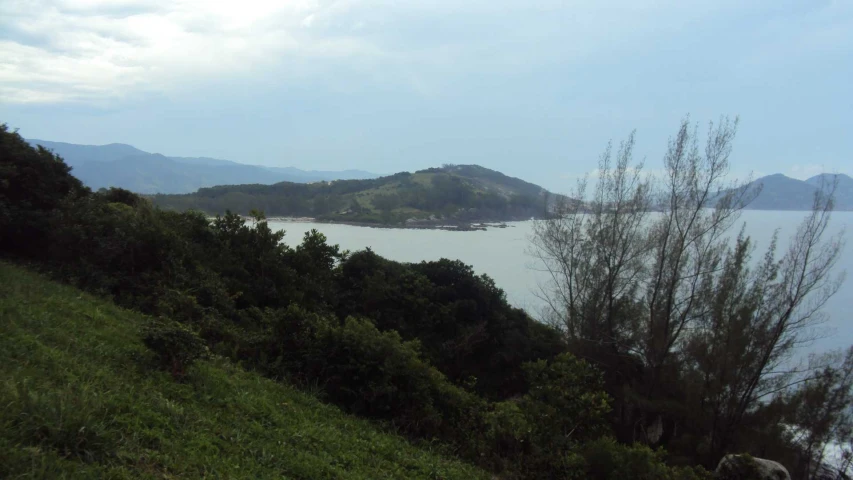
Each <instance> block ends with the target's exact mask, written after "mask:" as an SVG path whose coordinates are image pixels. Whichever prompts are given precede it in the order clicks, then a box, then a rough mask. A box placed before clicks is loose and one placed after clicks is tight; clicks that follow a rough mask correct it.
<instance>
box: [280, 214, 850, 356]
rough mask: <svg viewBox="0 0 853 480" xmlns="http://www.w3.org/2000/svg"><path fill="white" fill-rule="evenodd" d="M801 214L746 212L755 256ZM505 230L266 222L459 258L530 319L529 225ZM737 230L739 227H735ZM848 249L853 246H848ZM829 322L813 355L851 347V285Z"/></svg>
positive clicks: (395, 250) (392, 254)
mask: <svg viewBox="0 0 853 480" xmlns="http://www.w3.org/2000/svg"><path fill="white" fill-rule="evenodd" d="M805 215H806V212H772V211H770V212H768V211H748V212H744V214H743V215H742V217H741V223H743V222H746V225H747V234H748V235H750V236H751V237H752V238H753V239H754V240H755V241H756V244H757V246H758V248H759V250H758V251H757V252H756V256H760V254H761V253H762V252H763V250H761V249H763V248H764V247H766V245H767V244H768V242H769V241H770V238H771V236H772V234H773V232H774V230H776V229H779V234H780V237H779V238H780V242H779V248H780V251H781V250H782V249H783V248H784V247H785V246H786V242H787V239H788V237H789V236H790V235H791V234H793V233H794V232H795V230H796V228H797V226H798V225H799V223H800V221H801V220H802V219H803V218H804V217H805ZM507 225H509V227H508V228H503V229H501V228H491V229H489V230H487V231H485V232H483V231H478V232H448V231H441V230H405V229H386V228H367V227H353V226H349V225H331V224H323V223H304V222H270V227H272V228H273V229H284V230H285V233H286V236H285V242H287V244H288V245H296V244H298V243H299V242H301V240H302V235H303V234H304V233H305V232H307V231H308V230H311V229H312V228H314V229H317V230H318V231H320V232H322V233H323V234H324V235H326V237H327V238H328V240H329V242H330V243H337V244H338V245H340V246H341V248H342V249H347V250H360V249H363V248H365V247H371V248H372V249H373V251H375V252H376V253H378V254H379V255H382V256H383V257H386V258H389V259H392V260H397V261H402V262H420V261H421V260H437V259H440V258H452V259H460V260H462V261H463V262H465V263H467V264H469V265H472V266H473V267H474V270H475V271H476V272H477V273H485V274H488V275H489V276H490V277H492V278H493V279H494V280H495V283H497V285H498V286H499V287H501V288H502V289H504V291H506V294H507V299H508V300H509V301H510V302H511V303H512V304H513V305H515V306H518V307H521V308H524V309H526V310H528V311H529V312H530V313H531V314H533V315H534V316H536V315H537V313H538V311H539V310H540V308H541V305H542V302H541V301H540V300H539V299H538V298H537V296H536V294H535V292H536V291H537V290H538V285H539V282H542V281H545V280H546V279H545V277H544V276H543V274H542V273H541V272H537V271H536V270H535V266H536V263H535V259H534V258H533V257H531V256H530V255H528V254H527V250H528V246H529V237H530V234H531V232H532V222H514V223H508V224H507ZM738 227H739V225H738ZM845 227H846V231H847V232H848V233H847V236H846V237H847V238H850V236H851V233H853V232H851V230H853V229H851V228H850V227H853V212H836V213H834V214H833V219H832V224H831V226H830V229H831V231H832V232H833V233H834V232H838V231H840V230H841V229H842V228H845ZM848 243H851V244H853V241H851V242H848ZM841 270H847V272H848V273H849V275H850V276H853V245H849V246H848V247H847V248H845V251H844V253H843V255H842V258H841V261H840V262H839V264H838V266H837V270H836V271H841ZM825 311H826V312H827V313H828V314H829V316H830V318H829V321H828V322H827V324H826V325H825V326H826V327H827V328H828V329H829V330H830V332H831V335H829V336H827V337H826V338H823V339H821V340H819V341H818V342H816V343H815V345H814V346H813V349H814V350H825V349H830V348H839V347H847V346H848V345H851V344H853V280H848V281H846V282H845V283H844V285H843V286H842V288H841V291H840V292H838V293H837V294H836V295H835V296H834V297H833V298H832V299H830V301H829V303H828V304H827V305H826V307H825Z"/></svg>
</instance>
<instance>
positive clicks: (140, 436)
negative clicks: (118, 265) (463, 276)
mask: <svg viewBox="0 0 853 480" xmlns="http://www.w3.org/2000/svg"><path fill="white" fill-rule="evenodd" d="M152 321H153V320H152V319H151V318H150V317H146V316H143V315H140V314H138V313H135V312H132V311H128V310H125V309H122V308H119V307H116V306H114V305H113V304H112V303H110V302H107V301H104V300H101V299H98V298H95V297H92V296H91V295H88V294H84V293H81V292H80V291H79V290H76V289H74V288H72V287H68V286H62V285H58V284H56V283H54V282H52V281H49V280H47V279H45V278H44V277H41V276H39V275H35V274H33V273H30V272H27V271H25V270H23V269H21V268H19V267H14V266H11V265H9V264H6V263H0V326H2V331H3V335H0V377H2V378H3V383H2V384H0V404H2V405H3V408H2V409H0V477H2V478H22V477H24V478H60V477H63V476H67V477H69V478H201V477H205V476H206V477H216V478H292V479H306V480H307V479H375V478H423V479H438V478H445V479H451V478H455V479H460V480H461V479H476V478H488V475H486V473H485V472H483V471H482V470H478V469H476V468H474V467H471V466H468V465H465V464H462V463H461V462H459V461H455V460H448V459H446V458H443V457H441V456H440V455H439V454H438V453H436V452H431V451H428V450H425V449H419V448H416V447H413V446H411V445H410V444H409V443H408V442H406V440H405V439H403V438H401V437H398V436H395V435H391V434H388V433H383V432H381V431H380V430H379V429H378V428H377V427H375V426H373V425H371V424H370V423H368V422H367V421H365V420H358V419H355V418H353V417H351V416H348V415H345V414H344V413H342V412H341V411H340V410H338V409H337V408H335V407H332V406H329V405H323V404H322V403H320V402H319V401H318V400H317V399H315V398H314V397H312V396H310V395H307V394H305V393H302V392H300V391H298V390H296V389H294V388H292V387H290V386H287V385H285V384H281V383H277V382H274V381H272V380H268V379H265V378H262V377H260V376H259V375H258V374H256V373H247V372H245V371H243V370H242V369H241V368H239V367H236V366H234V365H232V364H231V363H230V362H229V361H227V360H225V359H222V358H221V357H218V358H214V359H212V360H209V361H200V362H198V363H197V364H196V365H195V366H194V367H192V368H191V369H190V371H189V373H188V375H187V377H186V378H185V380H184V381H183V382H180V383H179V382H175V381H174V380H173V379H172V377H171V376H170V375H169V374H168V373H166V372H161V371H158V370H155V369H152V368H151V365H150V364H151V363H152V362H154V359H153V354H152V353H151V352H149V351H148V350H147V349H146V348H145V346H144V345H143V343H142V341H141V337H140V335H141V331H142V330H143V329H144V328H145V327H146V326H147V325H150V324H151V323H152Z"/></svg>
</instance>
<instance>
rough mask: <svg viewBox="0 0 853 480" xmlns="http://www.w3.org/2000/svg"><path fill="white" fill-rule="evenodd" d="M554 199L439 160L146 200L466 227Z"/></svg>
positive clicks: (348, 220) (357, 221) (495, 223)
mask: <svg viewBox="0 0 853 480" xmlns="http://www.w3.org/2000/svg"><path fill="white" fill-rule="evenodd" d="M553 197H554V196H553V195H552V194H551V193H550V192H548V191H547V190H545V189H544V188H542V187H540V186H538V185H534V184H532V183H529V182H525V181H524V180H521V179H518V178H514V177H509V176H507V175H504V174H502V173H500V172H497V171H494V170H490V169H488V168H484V167H481V166H479V165H443V166H442V167H440V168H430V169H426V170H420V171H417V172H415V173H409V172H401V173H396V174H394V175H389V176H385V177H379V178H375V179H365V180H333V181H319V182H313V183H294V182H281V183H276V184H273V185H258V184H252V185H223V186H216V187H209V188H201V189H199V190H198V191H196V192H194V193H189V194H181V195H163V194H161V195H153V196H151V199H152V200H153V201H154V203H155V204H157V205H159V206H161V207H163V208H167V209H173V210H179V211H185V210H200V211H203V212H206V213H208V214H213V215H217V214H223V213H225V212H226V211H231V212H234V213H238V214H240V215H244V216H248V215H250V214H251V212H252V210H258V211H263V212H264V213H265V214H266V215H267V218H270V219H273V220H275V219H276V218H279V219H301V220H302V221H305V220H309V221H316V222H328V223H343V224H348V225H357V226H371V227H386V228H415V229H442V230H453V231H471V230H484V229H486V228H488V227H497V228H504V227H506V223H505V222H508V221H519V220H529V219H530V218H542V217H544V216H545V214H546V212H547V211H548V205H549V202H551V201H552V198H553Z"/></svg>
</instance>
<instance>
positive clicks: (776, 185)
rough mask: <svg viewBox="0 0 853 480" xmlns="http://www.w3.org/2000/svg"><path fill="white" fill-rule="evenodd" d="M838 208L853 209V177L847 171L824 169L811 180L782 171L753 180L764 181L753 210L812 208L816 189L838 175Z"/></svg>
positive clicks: (836, 194)
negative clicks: (839, 171)
mask: <svg viewBox="0 0 853 480" xmlns="http://www.w3.org/2000/svg"><path fill="white" fill-rule="evenodd" d="M836 178H837V180H838V186H837V187H836V190H835V209H836V210H853V178H850V177H849V176H848V175H845V174H843V173H839V174H837V175H836V174H829V173H823V174H820V175H815V176H814V177H811V178H809V179H808V180H797V179H795V178H790V177H786V176H785V175H782V174H781V173H777V174H774V175H768V176H766V177H762V178H759V179H757V180H755V181H754V182H752V184H751V185H752V186H755V187H757V186H758V185H762V190H761V193H760V194H759V195H758V197H756V198H755V200H753V201H752V202H751V203H750V204H749V206H748V207H747V209H749V210H810V209H811V207H812V201H813V199H814V193H815V191H816V190H817V189H818V188H820V185H821V182H824V183H828V184H831V183H832V182H833V181H834V180H835V179H836Z"/></svg>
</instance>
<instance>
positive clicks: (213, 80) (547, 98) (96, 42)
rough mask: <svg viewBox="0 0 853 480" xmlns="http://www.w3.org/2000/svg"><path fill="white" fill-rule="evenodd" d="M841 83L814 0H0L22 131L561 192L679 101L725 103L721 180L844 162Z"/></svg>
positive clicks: (840, 24) (651, 129)
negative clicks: (469, 172)
mask: <svg viewBox="0 0 853 480" xmlns="http://www.w3.org/2000/svg"><path fill="white" fill-rule="evenodd" d="M850 78H853V3H851V2H842V1H832V0H829V1H820V2H815V1H804V0H793V1H789V2H777V1H771V0H761V1H757V2H749V3H748V4H744V3H743V2H735V1H729V0H725V1H721V2H720V1H714V2H711V1H702V2H689V3H685V2H676V1H669V0H661V1H646V2H633V1H631V2H629V1H627V0H620V1H616V2H608V3H607V4H603V3H602V2H594V1H591V0H579V1H576V2H572V3H567V2H561V1H553V0H542V1H538V2H521V1H517V0H510V1H503V2H485V1H480V0H476V1H473V2H465V3H459V2H448V1H445V0H436V1H431V2H404V3H395V2H386V1H381V0H377V1H367V0H364V1H361V0H337V1H324V0H313V1H312V0H299V1H293V2H286V3H282V2H272V1H255V0H247V1H245V2H240V3H233V2H215V1H212V2H206V1H200V0H179V1H165V0H148V1H143V0H121V1H118V2H116V1H105V0H52V1H48V0H40V1H33V2H14V1H13V2H4V4H3V5H2V6H0V122H5V123H7V124H8V125H9V126H10V127H11V128H15V129H19V131H20V133H21V134H22V135H23V136H24V137H26V138H38V139H43V140H49V141H58V142H67V143H75V144H90V145H100V144H109V143H125V144H129V145H133V146H135V147H137V148H139V149H141V150H144V151H147V152H152V153H163V154H165V155H170V156H184V157H201V156H205V157H213V158H221V159H226V160H232V161H236V162H239V163H246V164H257V165H266V166H279V167H285V166H293V167H297V168H301V169H305V170H346V169H359V170H366V171H370V172H375V173H393V172H398V171H412V170H417V169H422V168H427V167H432V166H437V165H441V164H442V163H460V164H462V163H464V164H469V163H473V164H478V165H482V166H484V167H487V168H492V169H495V170H498V171H501V172H503V173H505V174H507V175H511V176H515V177H519V178H522V179H525V180H528V181H530V182H533V183H536V184H539V185H542V186H544V187H546V188H548V189H550V190H553V191H567V190H569V189H570V188H571V187H572V186H573V185H574V182H575V180H576V179H577V178H578V177H580V176H582V175H583V174H584V173H585V172H588V171H591V170H593V169H594V168H595V167H596V164H597V159H598V156H599V154H600V152H601V151H602V150H603V149H604V147H605V145H606V143H607V141H608V140H609V139H613V140H614V142H618V141H619V140H620V139H622V138H625V137H626V136H627V135H628V134H629V133H630V132H631V131H632V130H634V129H636V131H637V145H636V150H635V152H636V157H637V159H638V160H639V159H642V158H645V159H646V166H647V169H649V170H654V169H657V168H659V166H660V158H661V156H662V154H663V152H664V150H665V148H666V144H667V139H668V137H669V136H671V135H672V134H674V133H675V130H676V129H677V128H678V125H679V121H680V120H681V119H682V118H683V117H684V115H685V114H688V113H689V114H691V118H692V119H693V120H694V121H696V122H698V123H699V124H700V125H701V128H703V129H704V128H705V125H706V124H707V122H709V121H712V120H713V121H716V120H717V119H719V117H720V115H731V116H735V115H739V116H740V118H741V128H740V131H739V135H738V138H737V140H736V141H735V144H734V154H733V156H732V165H733V168H732V176H736V177H741V178H743V177H745V176H746V175H747V174H748V173H750V172H753V173H754V176H755V177H760V176H763V175H767V174H771V173H782V174H785V175H787V176H790V177H793V178H800V179H804V178H808V177H810V176H812V175H814V174H817V173H821V172H835V171H842V172H843V169H844V168H845V167H846V166H847V165H849V164H850V163H851V160H853V138H851V136H850V135H849V132H850V131H853V119H851V117H850V115H849V112H850V108H851V101H853V95H851V93H850V88H849V85H848V84H849V79H850ZM845 79H846V80H845ZM844 173H850V172H849V171H848V172H844Z"/></svg>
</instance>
